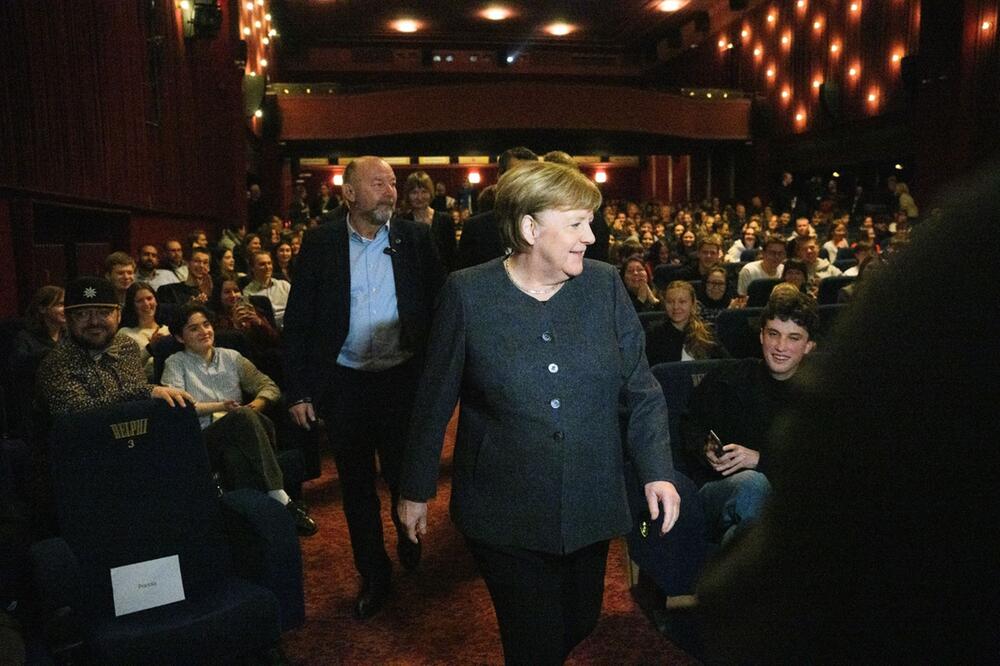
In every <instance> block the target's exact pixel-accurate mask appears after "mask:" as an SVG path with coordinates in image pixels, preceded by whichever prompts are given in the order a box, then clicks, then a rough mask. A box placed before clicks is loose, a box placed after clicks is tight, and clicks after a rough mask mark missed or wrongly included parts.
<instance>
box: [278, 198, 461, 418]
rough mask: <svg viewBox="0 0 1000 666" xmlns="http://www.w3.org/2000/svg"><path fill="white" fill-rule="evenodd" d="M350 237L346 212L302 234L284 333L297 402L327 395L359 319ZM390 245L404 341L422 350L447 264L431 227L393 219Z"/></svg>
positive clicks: (291, 396) (292, 398)
mask: <svg viewBox="0 0 1000 666" xmlns="http://www.w3.org/2000/svg"><path fill="white" fill-rule="evenodd" d="M348 242H349V239H348V234H347V218H346V216H337V217H336V218H335V219H332V220H330V221H329V222H327V223H326V224H322V225H320V226H318V227H315V228H313V229H310V230H309V231H307V232H306V234H305V237H304V238H303V240H302V249H301V250H300V251H299V255H298V259H297V263H296V266H295V283H294V284H293V285H292V290H291V292H290V293H289V295H288V306H287V308H286V310H285V327H284V329H283V331H282V337H283V339H284V342H285V354H284V356H285V382H286V385H287V391H286V392H285V393H286V396H287V398H288V400H289V402H290V403H294V402H296V401H298V400H301V399H303V398H313V399H319V398H321V397H322V395H323V393H324V391H323V388H324V385H325V384H324V382H325V381H328V378H329V377H330V375H331V372H332V370H333V369H334V366H335V365H336V363H337V356H338V355H339V354H340V348H341V347H342V346H343V345H344V340H345V339H346V338H347V332H348V328H349V325H350V317H351V266H350V263H351V255H350V250H349V245H348ZM389 247H390V248H391V249H392V250H393V251H392V272H393V281H394V282H395V285H396V300H397V304H398V308H399V321H400V329H401V330H400V345H401V346H402V348H403V349H404V350H406V351H410V352H413V353H414V354H416V355H417V356H422V354H423V352H424V347H425V346H426V342H427V336H428V332H429V330H430V325H431V316H432V312H433V308H434V299H435V298H436V296H437V292H438V289H440V287H441V285H442V284H443V283H444V278H445V272H444V268H443V266H442V265H441V260H440V259H439V258H438V254H437V250H436V249H435V248H434V242H433V240H432V239H431V234H430V228H429V227H428V226H427V225H424V224H418V223H416V222H411V221H409V220H404V219H402V218H396V217H394V218H393V219H392V220H391V221H390V222H389Z"/></svg>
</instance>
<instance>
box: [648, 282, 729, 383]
mask: <svg viewBox="0 0 1000 666" xmlns="http://www.w3.org/2000/svg"><path fill="white" fill-rule="evenodd" d="M663 305H664V309H665V310H666V311H667V321H663V322H658V323H657V324H655V325H653V326H652V327H650V329H649V333H648V334H647V335H646V358H647V359H648V361H649V365H650V366H653V365H656V364H657V363H666V362H668V361H693V360H695V359H703V358H727V357H728V356H729V354H728V353H727V352H726V350H725V348H723V346H722V345H720V344H719V343H718V342H716V340H715V337H714V336H713V335H712V332H711V331H710V330H709V329H708V327H707V326H705V323H704V322H702V320H701V317H700V316H699V315H698V308H697V301H696V300H695V294H694V287H692V286H691V283H690V282H685V281H683V280H674V281H673V282H671V283H670V284H668V285H667V288H666V289H664V290H663Z"/></svg>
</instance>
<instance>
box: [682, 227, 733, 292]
mask: <svg viewBox="0 0 1000 666" xmlns="http://www.w3.org/2000/svg"><path fill="white" fill-rule="evenodd" d="M722 257H723V254H722V237H721V236H719V234H706V235H704V236H701V237H700V238H699V239H698V250H697V252H696V253H695V255H694V259H695V260H694V261H692V262H691V263H690V264H688V266H687V267H686V268H685V269H683V270H679V271H677V272H676V273H674V277H675V278H676V279H678V280H702V281H704V280H705V276H706V275H708V270H709V269H710V268H711V267H712V266H714V265H716V264H717V263H719V262H721V261H722Z"/></svg>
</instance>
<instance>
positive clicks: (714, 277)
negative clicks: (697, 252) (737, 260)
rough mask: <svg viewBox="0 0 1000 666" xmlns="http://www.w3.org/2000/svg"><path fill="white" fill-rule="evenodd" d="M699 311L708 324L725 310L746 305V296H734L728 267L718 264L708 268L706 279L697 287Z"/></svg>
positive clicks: (712, 322)
mask: <svg viewBox="0 0 1000 666" xmlns="http://www.w3.org/2000/svg"><path fill="white" fill-rule="evenodd" d="M695 292H696V295H697V297H698V305H699V308H698V312H699V315H700V316H701V319H702V321H704V322H705V323H706V324H714V323H715V320H716V319H718V318H719V313H720V312H722V311H723V310H729V309H737V308H742V307H746V304H747V298H746V296H733V291H732V289H731V288H730V284H729V274H728V273H727V272H726V267H725V266H723V265H722V264H716V265H715V266H712V268H710V269H709V270H708V275H706V276H705V281H704V282H702V283H701V284H700V285H698V288H697V289H695Z"/></svg>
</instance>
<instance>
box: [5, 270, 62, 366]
mask: <svg viewBox="0 0 1000 666" xmlns="http://www.w3.org/2000/svg"><path fill="white" fill-rule="evenodd" d="M64 296H65V292H64V291H63V288H62V287H57V286H55V285H45V286H44V287H40V288H39V289H38V291H36V292H35V294H34V296H32V297H31V300H30V301H29V302H28V307H27V308H25V310H24V329H22V330H20V331H18V332H17V335H16V336H14V344H13V348H12V350H11V358H10V364H11V368H12V370H13V371H14V374H15V375H16V376H18V377H29V376H30V377H34V373H35V370H37V369H38V364H39V363H41V361H42V359H43V358H44V357H45V355H46V354H48V353H49V352H50V351H51V350H52V348H53V347H55V345H56V343H57V342H59V340H61V339H62V338H63V336H64V335H65V334H66V313H65V311H64V309H63V308H64V305H63V298H64Z"/></svg>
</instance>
